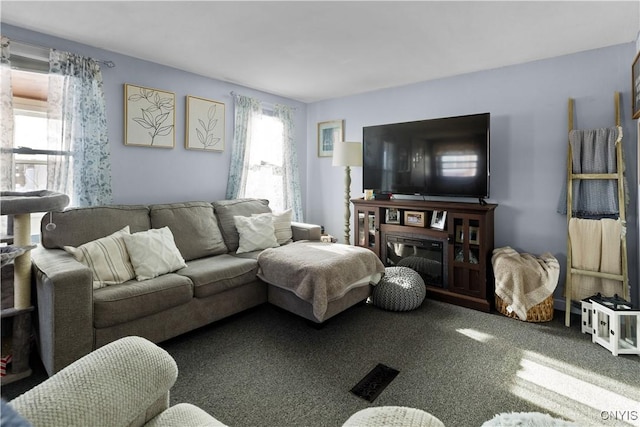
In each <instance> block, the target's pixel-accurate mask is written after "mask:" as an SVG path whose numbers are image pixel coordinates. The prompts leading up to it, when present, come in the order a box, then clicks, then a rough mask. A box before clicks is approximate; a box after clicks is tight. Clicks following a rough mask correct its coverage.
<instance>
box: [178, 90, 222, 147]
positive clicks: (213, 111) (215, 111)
mask: <svg viewBox="0 0 640 427" xmlns="http://www.w3.org/2000/svg"><path fill="white" fill-rule="evenodd" d="M186 104H187V119H186V126H185V128H186V130H185V132H186V134H185V139H184V146H185V148H186V149H188V150H203V151H224V128H225V127H224V120H225V117H224V115H225V107H224V104H223V103H222V102H217V101H213V100H211V99H205V98H199V97H197V96H190V95H188V96H187V102H186Z"/></svg>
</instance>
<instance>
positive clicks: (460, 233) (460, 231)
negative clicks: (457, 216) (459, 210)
mask: <svg viewBox="0 0 640 427" xmlns="http://www.w3.org/2000/svg"><path fill="white" fill-rule="evenodd" d="M456 243H464V227H463V226H461V225H456Z"/></svg>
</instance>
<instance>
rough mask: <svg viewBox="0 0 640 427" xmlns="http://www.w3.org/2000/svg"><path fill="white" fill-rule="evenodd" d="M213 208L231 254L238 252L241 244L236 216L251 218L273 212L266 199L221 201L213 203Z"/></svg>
mask: <svg viewBox="0 0 640 427" xmlns="http://www.w3.org/2000/svg"><path fill="white" fill-rule="evenodd" d="M213 207H214V209H215V213H216V217H217V218H218V224H219V226H220V231H221V232H222V237H224V241H225V243H226V245H227V248H229V252H235V251H237V250H238V246H239V244H240V235H239V234H238V230H237V229H236V224H235V222H234V220H233V217H234V216H251V215H253V214H261V213H266V212H271V208H269V201H268V200H266V199H249V198H246V199H233V200H220V201H217V202H213Z"/></svg>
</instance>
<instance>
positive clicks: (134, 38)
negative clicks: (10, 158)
mask: <svg viewBox="0 0 640 427" xmlns="http://www.w3.org/2000/svg"><path fill="white" fill-rule="evenodd" d="M639 4H640V2H638V1H586V2H582V1H536V2H525V1H498V2H484V1H471V2H466V1H408V2H401V1H352V2H347V1H288V2H272V1H106V2H95V1H67V2H58V1H41V2H36V1H7V0H3V1H2V3H1V6H0V7H1V9H0V17H1V20H2V22H5V23H8V24H11V25H15V26H18V27H22V28H26V29H30V30H34V31H39V32H42V33H45V34H50V35H54V36H58V37H62V38H65V39H68V40H73V41H76V42H80V43H83V44H87V45H90V46H94V47H98V48H102V49H106V50H109V51H113V52H117V53H121V54H125V55H130V56H134V57H138V58H142V59H145V60H148V61H152V62H156V63H159V64H164V65H168V66H171V67H175V68H179V69H182V70H186V71H190V72H193V73H196V74H200V75H203V76H208V77H212V78H215V79H219V80H224V81H228V82H233V83H237V84H240V85H243V86H247V87H251V88H255V89H259V90H262V91H265V92H269V93H273V94H277V95H281V96H284V97H287V98H292V99H296V100H299V101H302V102H314V101H318V100H323V99H329V98H335V97H340V96H345V95H351V94H356V93H362V92H367V91H371V90H376V89H382V88H388V87H394V86H400V85H405V84H410V83H415V82H420V81H425V80H431V79H437V78H441V77H447V76H452V75H458V74H463V73H469V72H473V71H479V70H486V69H492V68H498V67H503V66H507V65H513V64H518V63H523V62H528V61H534V60H538V59H543V58H550V57H555V56H559V55H566V54H570V53H574V52H580V51H584V50H590V49H595V48H601V47H606V46H611V45H615V44H620V43H628V42H633V41H634V40H636V37H637V34H638V31H639V30H640V6H639ZM100 59H109V58H100ZM631 60H632V58H630V59H629V63H630V64H629V66H631ZM116 66H117V64H116Z"/></svg>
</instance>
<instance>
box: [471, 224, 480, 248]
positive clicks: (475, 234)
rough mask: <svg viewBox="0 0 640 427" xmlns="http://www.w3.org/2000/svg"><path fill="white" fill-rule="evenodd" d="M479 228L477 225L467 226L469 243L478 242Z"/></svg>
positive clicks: (476, 243) (474, 243)
mask: <svg viewBox="0 0 640 427" xmlns="http://www.w3.org/2000/svg"><path fill="white" fill-rule="evenodd" d="M479 234H480V228H479V227H469V243H471V244H472V245H479V244H480V236H479Z"/></svg>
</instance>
